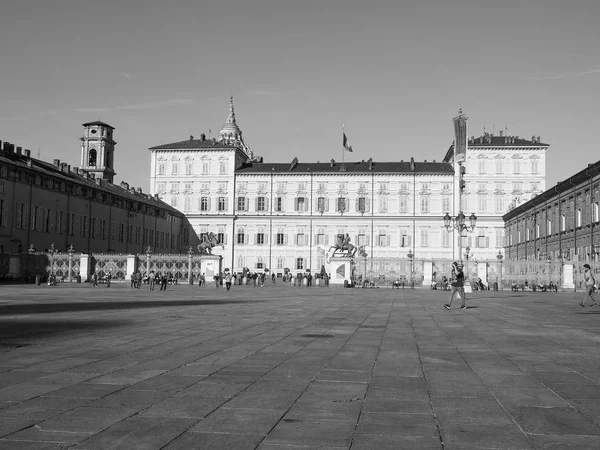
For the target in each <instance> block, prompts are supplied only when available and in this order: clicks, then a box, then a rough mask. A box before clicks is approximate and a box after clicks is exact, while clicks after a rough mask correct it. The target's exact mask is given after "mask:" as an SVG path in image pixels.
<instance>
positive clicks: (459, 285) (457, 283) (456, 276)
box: [444, 261, 467, 309]
mask: <svg viewBox="0 0 600 450" xmlns="http://www.w3.org/2000/svg"><path fill="white" fill-rule="evenodd" d="M464 285H465V274H464V272H463V270H462V265H461V264H458V263H457V262H456V261H454V262H453V263H452V276H451V282H450V286H451V288H450V302H449V303H446V304H445V305H444V308H446V309H450V306H452V300H453V299H454V294H456V293H457V292H458V295H459V296H460V299H461V300H462V303H461V305H460V309H467V305H465V300H466V299H465V288H464Z"/></svg>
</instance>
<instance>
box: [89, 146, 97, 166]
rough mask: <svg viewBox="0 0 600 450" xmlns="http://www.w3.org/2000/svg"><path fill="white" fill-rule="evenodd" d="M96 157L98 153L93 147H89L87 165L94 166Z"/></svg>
mask: <svg viewBox="0 0 600 450" xmlns="http://www.w3.org/2000/svg"><path fill="white" fill-rule="evenodd" d="M97 159H98V153H97V152H96V149H95V148H92V149H90V156H89V158H88V166H90V167H96V160H97Z"/></svg>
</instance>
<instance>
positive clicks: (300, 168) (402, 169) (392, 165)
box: [236, 161, 454, 174]
mask: <svg viewBox="0 0 600 450" xmlns="http://www.w3.org/2000/svg"><path fill="white" fill-rule="evenodd" d="M372 164H373V165H372V169H369V161H359V162H345V163H344V167H345V169H346V170H342V163H341V162H337V161H336V162H335V165H334V166H333V167H332V166H331V164H330V163H298V164H296V165H295V166H294V167H293V168H292V169H291V170H290V168H291V167H292V164H291V163H246V164H244V165H243V166H241V167H240V168H239V169H237V170H236V173H237V174H253V173H296V174H298V173H306V172H319V173H412V170H411V163H410V162H404V161H400V162H377V161H373V163H372ZM415 172H416V173H435V174H453V173H454V169H453V168H452V165H451V164H448V163H442V162H415Z"/></svg>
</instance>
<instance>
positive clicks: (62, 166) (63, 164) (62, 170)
mask: <svg viewBox="0 0 600 450" xmlns="http://www.w3.org/2000/svg"><path fill="white" fill-rule="evenodd" d="M65 167H67V163H60V171H61V172H64V171H65Z"/></svg>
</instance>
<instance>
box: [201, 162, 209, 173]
mask: <svg viewBox="0 0 600 450" xmlns="http://www.w3.org/2000/svg"><path fill="white" fill-rule="evenodd" d="M202 173H203V174H204V175H208V173H209V163H208V161H202Z"/></svg>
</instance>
